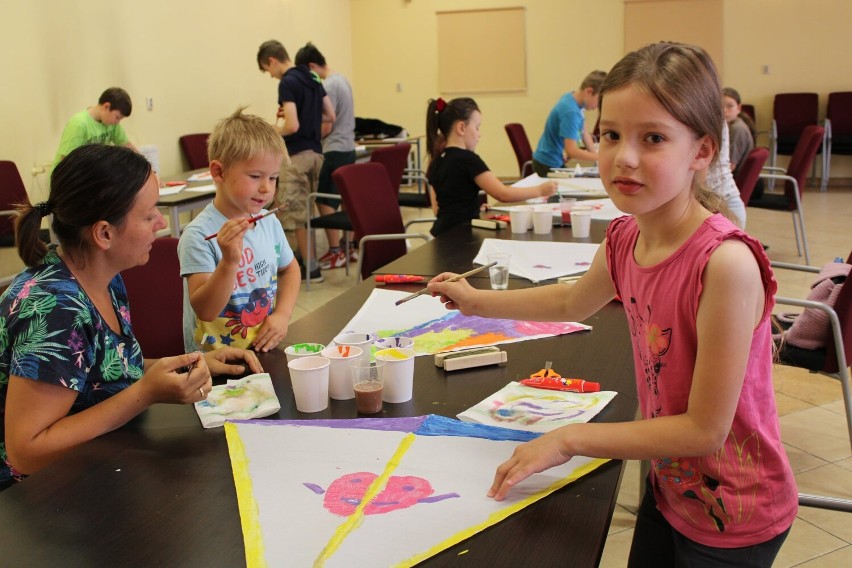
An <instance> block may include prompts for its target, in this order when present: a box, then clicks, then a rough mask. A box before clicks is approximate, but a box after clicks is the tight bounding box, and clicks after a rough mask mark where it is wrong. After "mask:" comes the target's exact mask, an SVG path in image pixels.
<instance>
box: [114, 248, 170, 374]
mask: <svg viewBox="0 0 852 568" xmlns="http://www.w3.org/2000/svg"><path fill="white" fill-rule="evenodd" d="M177 245H178V240H177V239H175V238H163V239H156V240H155V241H154V245H153V247H152V248H151V254H150V258H149V259H148V263H147V264H144V265H142V266H134V267H133V268H128V269H127V270H125V271H123V272H122V273H121V277H122V278H123V279H124V286H125V288H127V297H128V299H129V300H130V318H131V322H132V323H133V335H134V336H136V339H137V341H139V345H140V346H141V347H142V354H143V355H144V356H145V357H146V358H147V357H150V358H152V359H158V358H160V357H169V356H172V355H179V354H181V353H183V352H184V345H183V278H181V276H180V261H179V260H178V254H177Z"/></svg>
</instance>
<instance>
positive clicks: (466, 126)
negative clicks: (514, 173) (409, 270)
mask: <svg viewBox="0 0 852 568" xmlns="http://www.w3.org/2000/svg"><path fill="white" fill-rule="evenodd" d="M481 122H482V115H481V114H480V112H479V107H478V106H477V105H476V101H474V100H473V99H471V98H467V97H462V98H458V99H453V100H451V101H449V102H446V101H444V99H442V98H438V99H433V100H430V101H429V106H428V109H427V111H426V150H427V151H428V152H429V156H430V159H431V161H430V163H429V169H428V171H427V174H426V177H427V178H428V180H429V193H430V196H431V197H432V210H433V211H434V212H435V215H436V216H437V217H438V219H437V220H436V221H435V224H434V225H433V226H432V230H431V233H432V234H433V235H434V236H436V237H437V236H438V235H440V234H441V233H443V232H445V231H447V230H449V229H451V228H452V227H455V226H456V225H459V224H461V223H468V224H469V223H470V220H471V219H476V218H478V217H479V206H480V200H479V192H480V191H484V192H485V193H487V194H488V195H490V196H491V197H493V198H494V199H496V200H497V201H503V202H511V201H523V200H526V199H530V198H533V197H548V196H551V195H553V194H554V193H556V183H555V182H553V181H546V182H544V183H542V184H541V185H537V186H535V187H524V188H519V187H508V186H507V185H504V184H503V183H502V182H501V181H500V180H499V179H497V176H495V175H494V173H493V172H491V170H489V169H488V166H487V165H485V162H483V161H482V158H480V157H479V156H477V155H476V153H474V150H475V149H476V144H477V143H478V142H479V126H480V124H481Z"/></svg>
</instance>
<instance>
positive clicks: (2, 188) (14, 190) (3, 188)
mask: <svg viewBox="0 0 852 568" xmlns="http://www.w3.org/2000/svg"><path fill="white" fill-rule="evenodd" d="M29 202H30V200H29V197H27V189H26V187H24V180H22V179H21V174H20V173H18V167H17V166H15V162H10V161H8V160H0V211H12V210H14V209H15V207H14V206H15V204H17V203H29ZM14 235H15V227H14V223H13V221H12V217H10V216H8V215H0V236H4V237H6V238H9V237H10V236H11V239H12V242H13V243H14V240H15V236H14Z"/></svg>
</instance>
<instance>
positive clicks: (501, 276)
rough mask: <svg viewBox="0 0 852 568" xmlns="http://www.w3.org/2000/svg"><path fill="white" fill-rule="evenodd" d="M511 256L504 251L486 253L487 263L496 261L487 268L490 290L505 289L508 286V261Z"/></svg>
mask: <svg viewBox="0 0 852 568" xmlns="http://www.w3.org/2000/svg"><path fill="white" fill-rule="evenodd" d="M511 258H512V257H511V255H510V254H509V253H505V252H491V253H488V264H491V263H492V262H496V263H497V264H496V265H495V266H492V267H491V268H489V269H488V276H490V277H491V289H492V290H505V289H506V288H508V287H509V261H510V260H511Z"/></svg>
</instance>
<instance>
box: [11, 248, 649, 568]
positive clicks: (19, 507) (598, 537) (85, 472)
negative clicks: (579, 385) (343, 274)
mask: <svg viewBox="0 0 852 568" xmlns="http://www.w3.org/2000/svg"><path fill="white" fill-rule="evenodd" d="M439 240H440V239H439ZM436 242H437V241H436ZM444 260H445V259H444ZM442 270H443V268H442ZM473 283H474V285H476V286H481V287H486V286H488V281H487V280H483V279H477V280H475V281H473ZM528 285H529V283H527V282H524V281H521V280H513V281H512V282H511V283H510V287H512V288H515V287H523V286H528ZM372 288H373V284H372V283H371V282H363V283H361V284H359V285H358V286H356V287H355V288H353V289H352V290H350V291H348V292H347V293H344V294H343V295H341V296H339V297H338V298H336V299H335V300H332V301H331V302H329V303H328V304H326V305H325V306H323V307H321V308H319V309H317V310H316V311H314V312H312V313H311V314H310V315H309V316H307V317H304V318H302V319H301V320H299V321H297V322H295V323H294V324H293V325H292V326H291V328H290V331H289V334H288V337H287V341H286V344H283V345H282V346H281V347H280V349H279V350H276V351H275V352H273V353H270V354H266V355H265V356H264V357H263V364H264V367H265V369H266V370H267V371H268V372H269V373H270V374H271V376H272V378H273V382H274V385H275V390H276V393H277V394H278V398H279V400H280V402H281V411H280V412H279V413H278V415H277V416H272V417H271V418H287V419H293V418H296V419H299V418H303V419H315V418H354V417H356V416H357V413H356V410H355V404H354V401H351V400H350V401H335V400H332V401H330V404H329V407H328V409H327V410H325V411H323V412H319V413H314V414H302V413H300V412H298V411H297V410H296V408H295V402H294V400H293V395H292V389H291V386H290V378H289V373H288V371H287V367H286V359H285V357H284V354H283V348H284V347H286V345H289V344H291V343H299V342H305V341H316V342H322V343H328V342H329V341H330V340H331V338H332V337H333V336H334V335H335V334H336V333H337V332H338V331H340V330H341V329H342V328H343V326H344V325H345V324H346V323H347V322H348V320H349V319H350V318H351V317H352V315H354V313H355V311H356V310H357V309H358V308H359V307H360V306H361V305H362V303H363V301H364V300H365V299H366V298H367V296H368V295H369V294H370V291H371V290H372ZM391 288H397V289H401V290H402V289H404V290H408V289H410V288H411V287H410V286H392V287H391ZM585 323H588V324H590V325H592V326H594V330H593V331H591V332H579V333H574V334H569V335H565V336H561V337H554V338H548V339H539V340H533V341H525V342H520V343H514V344H508V345H505V346H503V349H504V350H505V351H506V352H507V353H508V364H507V365H506V366H505V367H496V366H492V367H484V368H479V369H470V370H464V371H457V372H453V373H445V372H444V371H443V370H442V369H439V368H437V367H436V366H435V365H434V361H433V358H432V357H428V356H424V357H418V358H417V360H416V365H415V387H414V397H413V399H412V400H411V401H409V402H406V403H402V404H385V406H384V411H383V416H387V417H397V416H417V415H423V414H430V413H432V414H440V415H444V416H455V415H456V414H457V413H459V412H461V411H463V410H465V409H467V408H469V407H470V406H472V405H473V404H475V403H477V402H479V401H480V400H482V399H484V398H485V397H486V396H488V395H490V394H492V393H494V392H496V391H497V390H499V389H500V388H501V387H502V386H504V385H505V384H506V383H507V382H509V381H510V380H514V379H518V378H522V377H525V376H528V375H529V374H530V373H531V372H534V371H536V370H538V369H540V368H541V367H542V365H543V362H544V361H545V360H549V361H553V367H554V368H555V369H557V370H558V371H560V372H562V373H564V374H566V375H569V376H576V377H584V378H588V379H591V380H595V381H600V382H601V383H602V385H603V386H604V388H606V389H608V390H615V391H618V392H619V395H618V396H616V397H615V399H614V400H613V401H612V402H611V403H610V404H609V405H608V406H607V407H606V408H605V409H604V410H603V412H601V414H599V415H598V416H597V417H596V418H595V420H596V421H628V420H632V419H633V417H634V415H635V412H636V408H637V401H636V395H635V385H634V379H633V363H632V357H631V350H630V342H629V336H628V330H627V325H626V321H625V316H624V312H623V309H622V307H621V306H620V305H618V304H615V303H613V304H610V305H608V306H606V307H605V308H604V309H603V310H601V311H600V312H598V314H596V315H595V316H593V317H592V318H590V319H589V320H588V321H587V322H585ZM216 382H223V380H217V381H216ZM507 458H508V456H507ZM622 470H623V467H622V462H619V461H612V462H610V463H607V464H605V465H604V466H602V467H601V468H599V469H597V470H595V471H593V472H592V473H590V474H588V475H586V476H584V477H582V478H581V479H579V480H578V481H577V482H575V483H572V484H570V485H568V486H566V487H564V488H562V489H560V490H559V491H556V492H555V493H553V494H552V495H550V496H548V497H546V498H544V499H542V500H541V501H539V502H537V503H535V504H533V505H531V506H529V507H527V508H525V509H523V510H522V511H520V512H518V513H517V514H515V515H512V516H511V517H509V518H508V519H506V520H504V521H502V522H501V523H499V524H497V525H495V526H493V527H490V528H488V529H486V530H484V531H482V532H480V533H478V534H476V535H475V536H473V537H472V538H470V539H468V540H466V541H464V542H462V543H460V544H458V545H456V546H454V547H452V548H450V549H447V550H445V551H443V552H442V553H440V554H438V555H436V556H434V557H432V558H429V559H427V560H426V561H424V562H423V563H422V564H423V565H424V566H455V565H458V564H459V563H460V562H463V563H464V564H465V565H467V566H536V567H543V566H595V565H597V564H598V562H599V561H600V557H601V554H602V551H603V547H604V543H605V541H606V535H607V531H608V528H609V524H610V521H611V518H612V513H613V509H614V507H615V500H616V496H617V495H618V488H619V485H620V482H621V475H622ZM486 489H487V488H485V487H483V492H484V491H485V490H486ZM0 526H3V527H4V529H3V530H0V551H2V556H0V558H2V562H0V564H3V565H8V566H24V565H27V566H57V565H62V566H200V567H201V566H203V567H210V566H227V567H231V566H243V565H245V551H244V547H243V536H242V530H241V526H240V517H239V511H238V508H237V499H236V492H235V489H234V481H233V476H232V473H231V466H230V461H229V457H228V448H227V443H226V441H225V436H224V433H223V430H222V429H221V428H217V429H211V430H204V429H202V428H201V424H200V422H199V419H198V416H197V415H196V413H195V411H194V409H193V408H192V407H190V406H177V405H155V406H154V407H152V408H150V409H149V410H148V411H146V412H145V413H143V414H142V415H141V416H140V417H138V418H137V419H136V420H134V421H132V422H131V423H129V424H127V425H126V426H124V427H122V428H120V429H118V430H116V431H114V432H111V433H109V434H106V435H104V436H102V437H100V438H98V439H96V440H94V441H92V442H90V443H87V444H85V445H83V446H82V447H81V448H80V449H79V450H78V451H75V452H74V453H73V455H70V456H67V457H65V458H63V459H61V460H60V461H58V462H56V463H55V464H53V465H51V466H50V467H48V468H46V469H44V470H42V471H40V472H39V473H37V474H35V475H33V476H31V477H30V478H28V479H27V480H26V481H25V482H23V483H20V484H18V485H16V486H14V487H12V488H11V489H8V490H7V491H4V492H2V493H0ZM462 551H467V552H466V553H465V554H464V556H462V557H459V556H458V555H459V553H461V552H462Z"/></svg>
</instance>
